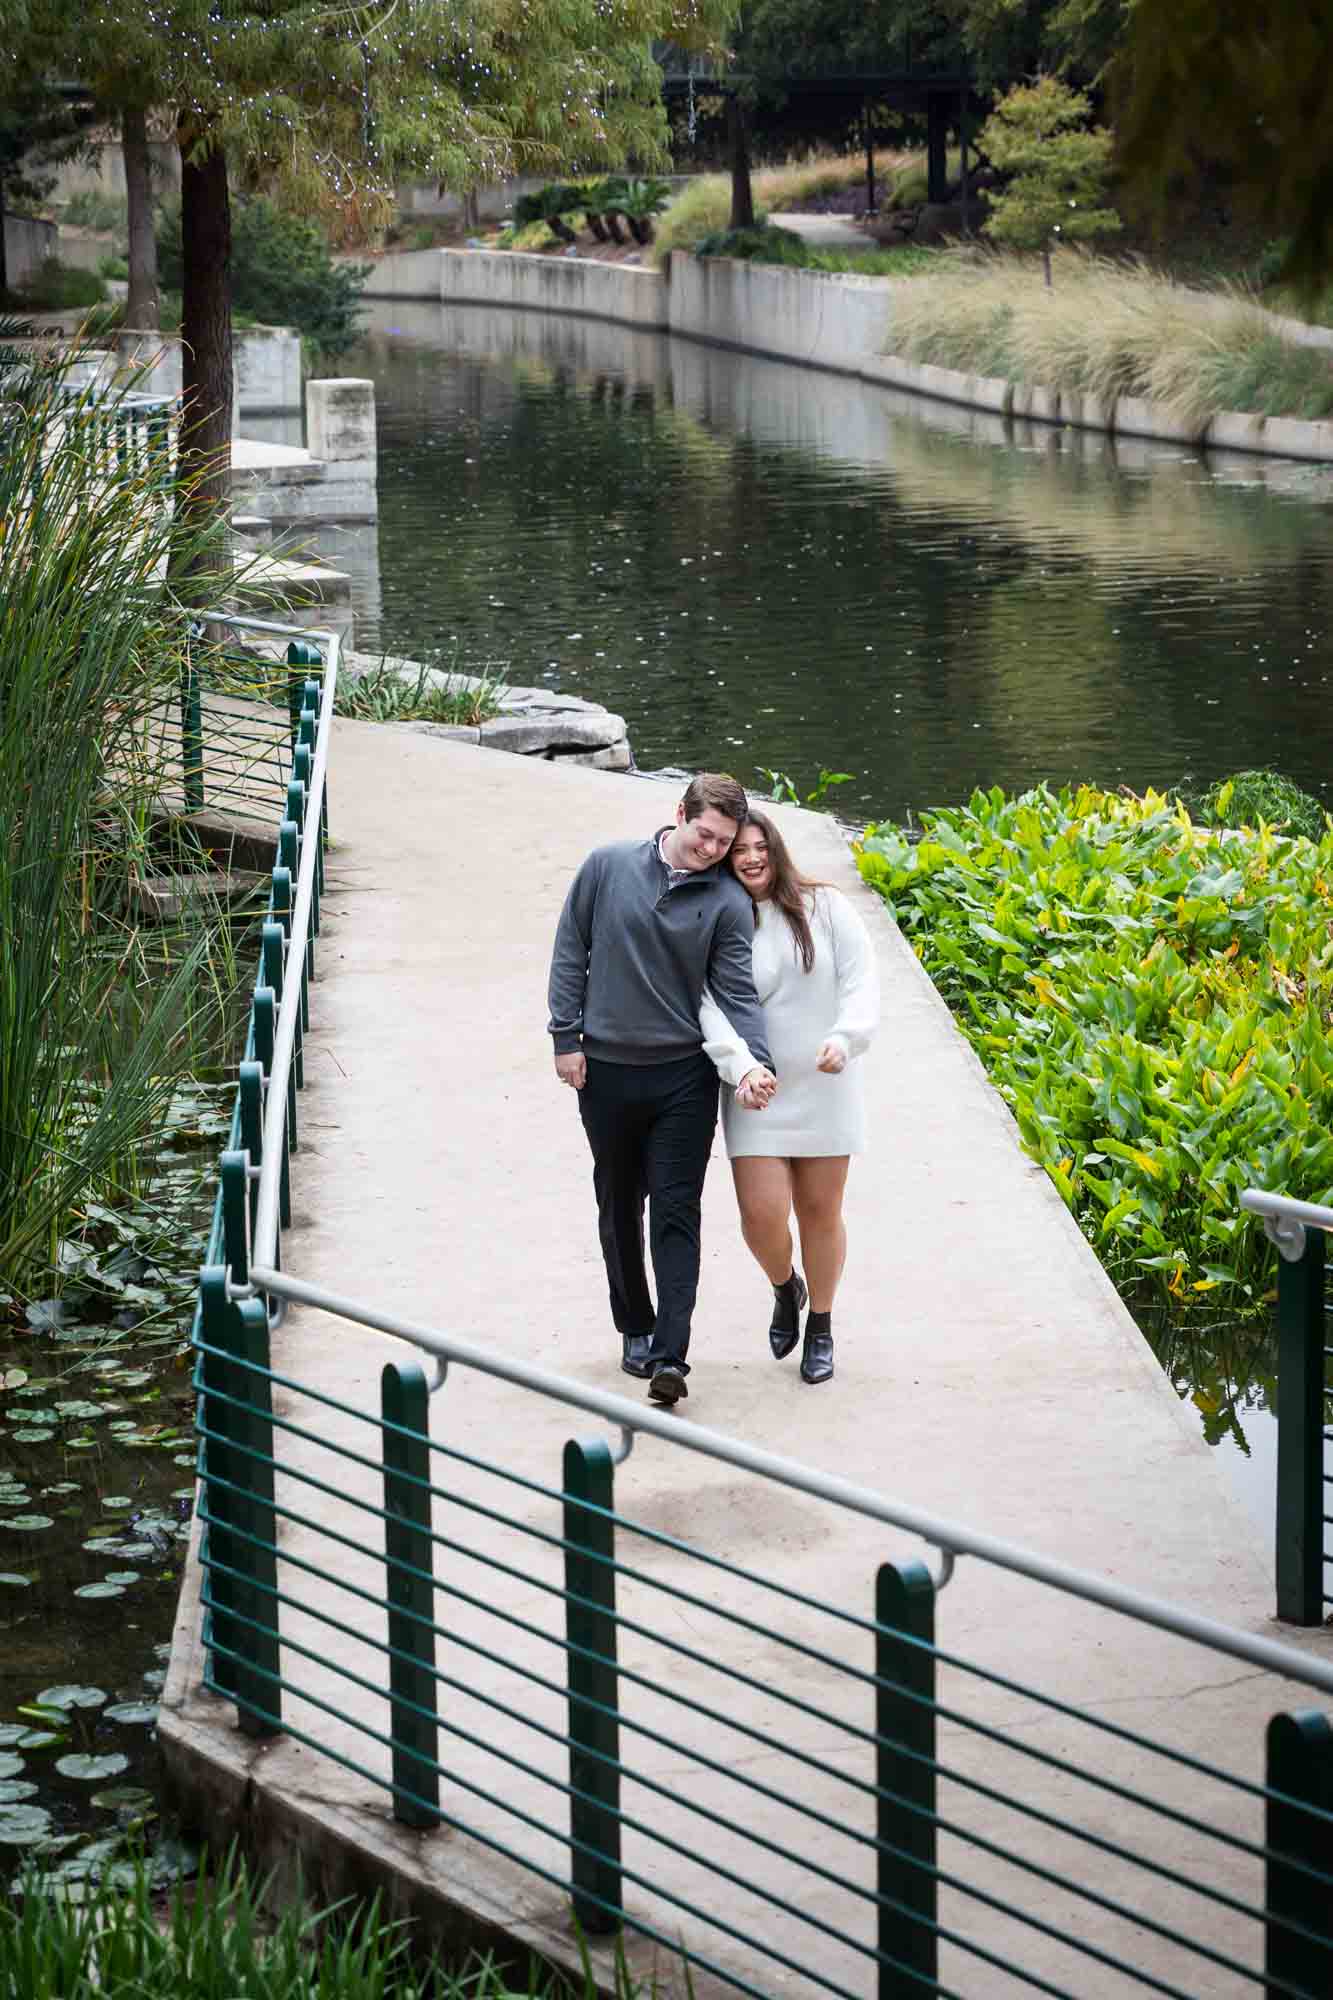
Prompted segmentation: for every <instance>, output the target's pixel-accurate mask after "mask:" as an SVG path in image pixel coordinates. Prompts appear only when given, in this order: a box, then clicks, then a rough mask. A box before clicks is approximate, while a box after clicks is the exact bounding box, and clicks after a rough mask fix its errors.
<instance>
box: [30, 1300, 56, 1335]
mask: <svg viewBox="0 0 1333 2000" xmlns="http://www.w3.org/2000/svg"><path fill="white" fill-rule="evenodd" d="M24 1317H25V1318H26V1320H27V1322H28V1325H29V1326H30V1327H31V1328H32V1330H33V1332H34V1333H49V1332H50V1330H51V1328H52V1327H54V1326H63V1325H64V1323H65V1301H64V1300H63V1299H39V1300H38V1301H37V1303H36V1304H35V1305H30V1306H29V1307H28V1310H27V1312H26V1313H25V1315H24Z"/></svg>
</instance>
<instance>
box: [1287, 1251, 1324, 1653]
mask: <svg viewBox="0 0 1333 2000" xmlns="http://www.w3.org/2000/svg"><path fill="white" fill-rule="evenodd" d="M1324 1337H1325V1336H1324V1232H1323V1230H1322V1229H1307V1230H1306V1231H1305V1247H1304V1249H1303V1250H1302V1252H1301V1254H1300V1256H1299V1257H1298V1258H1295V1259H1294V1260H1288V1259H1287V1258H1286V1257H1282V1258H1281V1259H1280V1260H1279V1264H1278V1279H1277V1343H1278V1354H1277V1615H1278V1617H1279V1618H1284V1619H1286V1620H1287V1622H1288V1623H1289V1624H1292V1625H1320V1624H1322V1623H1323V1618H1324V1520H1323V1516H1324V1506H1323V1495H1324V1484H1323V1481H1324Z"/></svg>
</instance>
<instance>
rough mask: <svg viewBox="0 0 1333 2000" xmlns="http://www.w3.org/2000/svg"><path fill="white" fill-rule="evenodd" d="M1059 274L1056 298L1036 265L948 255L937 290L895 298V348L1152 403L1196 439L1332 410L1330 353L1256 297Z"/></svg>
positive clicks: (1082, 266)
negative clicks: (1240, 423) (1248, 418)
mask: <svg viewBox="0 0 1333 2000" xmlns="http://www.w3.org/2000/svg"><path fill="white" fill-rule="evenodd" d="M1054 272H1055V283H1054V285H1053V286H1052V287H1051V288H1049V289H1048V288H1047V287H1046V286H1045V285H1044V284H1043V283H1042V282H1041V276H1040V265H1039V264H1038V263H1036V262H1035V260H1031V259H1028V258H1024V257H1020V256H1017V255H1013V254H1007V253H1006V254H1000V253H995V252H990V251H984V250H977V249H971V250H965V251H957V252H953V253H950V254H948V255H943V256H940V257H938V258H937V259H936V261H935V263H934V265H933V266H932V271H931V279H930V282H929V284H926V285H920V286H913V287H912V289H911V291H910V292H908V293H905V294H902V295H900V296H899V297H897V298H895V301H894V308H893V322H892V329H891V335H890V345H891V348H892V351H893V352H895V353H898V354H902V355H905V356H907V357H908V358H910V359H912V360H915V361H928V362H933V363H935V364H936V365H937V366H939V367H944V368H958V369H962V370H963V371H965V372H966V373H969V374H980V375H999V376H1003V377H1005V378H1006V379H1008V380H1010V381H1022V382H1029V383H1040V384H1043V385H1044V386H1046V387H1048V388H1052V389H1060V390H1062V391H1064V392H1066V393H1072V394H1077V395H1082V396H1089V397H1094V398H1097V399H1099V400H1101V401H1103V402H1110V401H1113V400H1114V399H1115V398H1116V397H1117V396H1150V397H1152V398H1153V399H1154V400H1155V401H1157V402H1160V403H1162V404H1163V405H1165V407H1166V408H1167V409H1168V410H1169V411H1170V413H1171V414H1172V415H1173V416H1174V417H1176V418H1178V419H1179V420H1180V421H1181V422H1184V423H1187V424H1197V425H1198V426H1199V428H1200V429H1202V427H1203V425H1204V424H1205V423H1206V422H1207V421H1208V419H1209V418H1210V417H1212V416H1215V415H1217V414H1219V413H1220V412H1222V411H1224V410H1238V411H1244V412H1252V413H1255V414H1258V415H1263V416H1299V417H1323V416H1327V415H1329V414H1330V413H1331V412H1333V355H1330V354H1329V353H1327V352H1324V351H1320V350H1317V349H1311V348H1305V347H1299V346H1297V345H1296V344H1295V343H1294V342H1293V341H1290V340H1287V339H1286V338H1284V337H1283V335H1282V334H1281V332H1280V331H1278V330H1277V329H1276V328H1275V327H1274V325H1273V322H1272V320H1271V319H1270V318H1269V317H1268V315H1267V314H1266V313H1265V312H1264V311H1263V310H1262V308H1261V307H1260V306H1259V304H1258V302H1257V300H1256V299H1255V298H1254V297H1253V296H1252V295H1251V294H1250V293H1248V292H1245V291H1242V290H1240V289H1239V288H1234V287H1233V288H1230V289H1227V290H1220V291H1215V292H1198V291H1192V290H1189V289H1187V288H1186V287H1184V286H1182V285H1177V284H1175V283H1173V282H1172V280H1171V279H1169V278H1166V277H1164V276H1162V275H1161V273H1159V272H1156V271H1153V270H1151V269H1150V268H1149V267H1148V266H1147V265H1144V264H1126V263H1123V262H1117V261H1114V260H1112V259H1110V258H1106V257H1095V256H1089V255H1087V254H1085V253H1081V252H1078V251H1073V250H1068V251H1063V252H1060V253H1059V254H1058V255H1057V256H1056V258H1055V260H1054Z"/></svg>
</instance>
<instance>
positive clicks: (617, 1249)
mask: <svg viewBox="0 0 1333 2000" xmlns="http://www.w3.org/2000/svg"><path fill="white" fill-rule="evenodd" d="M578 1098H579V1115H580V1117H581V1118H582V1120H583V1129H584V1131H585V1132H586V1133H587V1135H588V1144H589V1146H591V1148H592V1159H593V1171H592V1179H593V1186H594V1188H595V1189H596V1191H597V1221H598V1229H599V1233H600V1235H601V1239H602V1256H603V1257H604V1258H605V1260H606V1276H607V1282H608V1284H609V1286H610V1289H611V1317H612V1319H613V1320H614V1321H615V1324H616V1329H617V1331H618V1332H620V1333H622V1334H623V1333H651V1334H652V1336H653V1343H652V1347H651V1348H650V1350H649V1354H650V1358H651V1359H652V1360H653V1361H655V1362H656V1361H670V1362H673V1363H674V1364H675V1366H676V1367H678V1368H680V1369H681V1370H682V1372H683V1373H686V1374H688V1372H689V1364H688V1363H687V1362H686V1359H685V1356H686V1353H687V1351H688V1349H689V1345H690V1318H691V1315H692V1314H693V1312H694V1300H695V1295H696V1293H697V1292H698V1289H699V1209H700V1201H701V1198H702V1195H703V1186H704V1175H705V1174H706V1173H707V1171H708V1155H709V1151H710V1149H711V1147H712V1144H713V1131H714V1128H715V1127H716V1125H717V1071H716V1070H715V1069H714V1068H713V1065H712V1063H710V1062H709V1060H708V1058H707V1056H706V1055H704V1054H703V1053H702V1051H701V1052H700V1053H699V1054H698V1055H693V1056H685V1057H683V1058H681V1060H679V1061H678V1062H669V1063H652V1064H647V1065H644V1064H637V1063H610V1062H599V1061H594V1060H592V1059H591V1058H590V1059H589V1062H588V1080H587V1082H586V1083H585V1084H584V1086H583V1088H582V1090H581V1091H580V1092H579V1093H578ZM645 1199H646V1200H647V1203H648V1231H649V1242H650V1244H651V1247H652V1257H653V1275H654V1277H655V1278H656V1280H657V1311H656V1313H655V1314H654V1312H653V1302H652V1298H651V1297H650V1295H649V1291H648V1279H647V1274H646V1273H645V1271H644V1267H643V1204H644V1201H645Z"/></svg>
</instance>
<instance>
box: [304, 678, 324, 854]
mask: <svg viewBox="0 0 1333 2000" xmlns="http://www.w3.org/2000/svg"><path fill="white" fill-rule="evenodd" d="M321 693H322V691H321V688H320V685H319V682H318V681H307V682H306V684H305V702H306V707H307V708H310V709H313V710H314V712H315V716H316V718H317V719H316V723H315V733H316V735H318V733H319V723H318V716H319V706H320V699H321ZM328 844H329V772H328V766H327V765H325V767H324V787H323V790H322V791H321V793H320V797H319V861H318V864H317V866H318V870H319V887H320V893H321V894H322V893H323V890H324V849H325V848H326V847H327V846H328Z"/></svg>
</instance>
